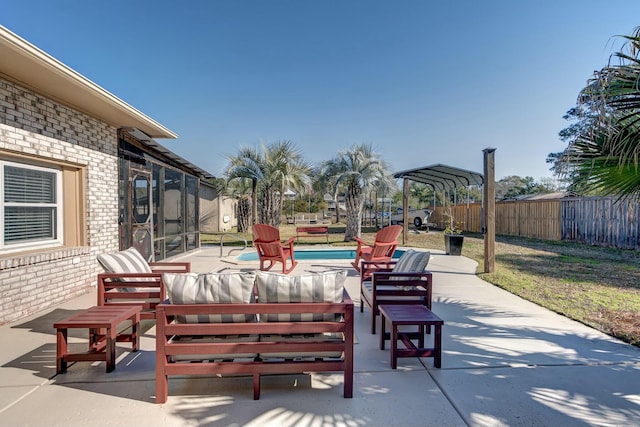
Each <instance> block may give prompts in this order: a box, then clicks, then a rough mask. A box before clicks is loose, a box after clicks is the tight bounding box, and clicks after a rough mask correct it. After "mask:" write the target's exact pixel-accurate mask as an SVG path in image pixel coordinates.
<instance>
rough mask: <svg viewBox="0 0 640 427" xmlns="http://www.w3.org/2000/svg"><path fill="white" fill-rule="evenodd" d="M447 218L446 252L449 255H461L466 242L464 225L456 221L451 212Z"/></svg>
mask: <svg viewBox="0 0 640 427" xmlns="http://www.w3.org/2000/svg"><path fill="white" fill-rule="evenodd" d="M446 216H447V222H448V224H447V226H446V227H445V228H444V251H445V253H446V254H447V255H461V254H462V243H463V242H464V236H463V235H462V224H461V223H460V222H455V221H454V219H453V215H451V211H449V212H447V214H446Z"/></svg>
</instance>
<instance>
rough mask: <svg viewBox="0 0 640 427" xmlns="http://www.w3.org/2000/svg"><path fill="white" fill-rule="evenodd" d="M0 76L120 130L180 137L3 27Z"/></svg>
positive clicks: (0, 31) (170, 137) (160, 136)
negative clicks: (131, 129) (125, 128)
mask: <svg viewBox="0 0 640 427" xmlns="http://www.w3.org/2000/svg"><path fill="white" fill-rule="evenodd" d="M0 58H2V61H0V74H2V75H3V76H4V77H5V78H7V79H9V80H12V81H15V82H16V83H19V84H21V85H24V86H26V87H28V88H30V89H33V90H34V91H36V92H37V93H40V94H42V95H44V96H47V97H50V98H51V99H53V100H55V101H58V102H60V103H62V104H64V105H68V106H70V107H72V108H75V109H77V110H78V111H81V112H83V113H86V114H88V115H90V116H92V117H95V118H97V119H100V120H101V121H104V122H105V123H107V124H110V125H112V126H114V127H116V128H120V127H135V128H138V129H140V130H142V131H143V132H145V133H146V134H147V135H149V136H150V137H152V138H169V139H175V138H177V137H178V135H177V134H176V133H175V132H173V131H171V130H169V129H168V128H166V127H165V126H163V125H161V124H160V123H158V122H156V121H155V120H153V119H152V118H150V117H149V116H147V115H145V114H144V113H142V112H140V111H138V110H137V109H135V108H133V107H132V106H131V105H129V104H127V103H126V102H124V101H122V100H121V99H120V98H118V97H116V96H115V95H113V94H112V93H110V92H108V91H107V90H105V89H103V88H102V87H100V86H98V85H97V84H95V83H93V82H92V81H91V80H89V79H87V78H86V77H84V76H82V75H81V74H79V73H78V72H76V71H75V70H73V69H72V68H70V67H68V66H66V65H65V64H63V63H62V62H60V61H58V60H57V59H55V58H54V57H52V56H51V55H49V54H47V53H46V52H44V51H42V50H40V49H38V48H37V47H36V46H34V45H32V44H31V43H29V42H27V41H26V40H24V39H22V38H20V37H19V36H17V35H16V34H14V33H12V32H11V31H9V30H8V29H6V28H5V27H3V26H2V25H0Z"/></svg>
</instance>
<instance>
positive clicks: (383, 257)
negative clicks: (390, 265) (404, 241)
mask: <svg viewBox="0 0 640 427" xmlns="http://www.w3.org/2000/svg"><path fill="white" fill-rule="evenodd" d="M401 231H402V226H401V225H389V226H388V227H384V228H383V229H381V230H379V231H378V232H377V233H376V239H375V242H374V243H373V245H370V244H368V243H366V242H365V241H364V240H362V239H361V238H359V237H356V242H358V248H357V249H356V259H355V261H353V262H352V263H351V265H353V267H354V268H355V269H356V271H358V272H360V261H363V260H364V261H379V262H385V261H391V257H392V256H393V253H394V252H395V250H396V247H397V246H398V236H399V235H400V232H401Z"/></svg>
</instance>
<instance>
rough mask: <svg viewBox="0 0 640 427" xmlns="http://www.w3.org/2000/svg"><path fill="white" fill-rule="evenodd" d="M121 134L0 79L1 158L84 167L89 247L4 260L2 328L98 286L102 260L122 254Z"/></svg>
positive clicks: (0, 264) (0, 273)
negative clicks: (100, 256)
mask: <svg viewBox="0 0 640 427" xmlns="http://www.w3.org/2000/svg"><path fill="white" fill-rule="evenodd" d="M117 147H118V139H117V129H116V128H115V127H113V126H110V125H108V124H106V123H103V122H101V121H99V120H97V119H95V118H92V117H90V116H87V115H85V114H83V113H81V112H79V111H76V110H73V109H72V108H68V107H66V106H64V105H61V104H59V103H57V102H55V101H53V100H51V99H48V98H46V97H44V96H41V95H38V94H35V93H33V92H31V91H29V90H28V89H26V88H23V87H21V86H19V85H17V84H14V83H12V82H9V81H7V80H4V79H2V78H0V155H2V154H5V155H7V154H9V155H10V154H20V155H28V156H31V157H34V158H39V159H48V160H55V161H58V162H63V163H67V164H69V165H76V166H81V167H84V168H85V170H86V182H85V183H84V185H85V186H84V190H85V195H86V200H85V206H86V212H84V215H85V216H86V233H87V240H88V242H87V246H82V247H63V248H57V249H50V250H42V251H36V252H34V251H30V252H29V253H26V254H25V253H17V254H6V255H2V254H0V324H4V323H7V322H10V321H13V320H16V319H19V318H21V317H24V316H27V315H30V314H33V313H36V312H38V311H41V310H43V309H46V308H47V307H50V306H53V305H56V304H59V303H61V302H63V301H65V300H67V299H69V298H72V297H74V296H77V295H80V294H82V293H85V292H87V291H88V290H89V289H90V288H91V287H93V286H95V275H96V274H97V273H98V272H99V271H100V268H99V265H98V263H97V262H96V255H97V254H99V253H102V252H111V251H115V250H117V249H118V158H117Z"/></svg>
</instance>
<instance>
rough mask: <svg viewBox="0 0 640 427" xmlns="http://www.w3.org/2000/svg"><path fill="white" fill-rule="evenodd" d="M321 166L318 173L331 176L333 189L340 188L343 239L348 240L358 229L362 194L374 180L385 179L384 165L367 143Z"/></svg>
mask: <svg viewBox="0 0 640 427" xmlns="http://www.w3.org/2000/svg"><path fill="white" fill-rule="evenodd" d="M323 169H324V171H323V173H322V175H324V176H329V175H330V174H333V176H335V183H336V189H344V192H345V209H346V214H347V223H346V230H345V236H344V240H345V242H346V241H351V240H353V239H354V238H355V237H359V236H360V232H361V230H362V228H361V225H362V209H363V206H364V194H365V192H366V191H367V190H368V189H369V188H370V186H371V185H372V184H373V183H374V182H375V181H376V180H378V181H381V180H384V179H389V178H388V176H387V165H386V163H385V162H384V161H383V160H382V159H381V158H380V156H379V155H378V154H377V153H375V152H374V151H373V149H372V148H371V145H370V144H359V145H354V146H352V147H351V149H349V150H345V151H342V152H340V153H338V155H337V157H335V158H334V159H332V160H329V161H327V162H325V163H324V168H323ZM337 191H339V190H336V194H337ZM336 208H338V206H337V204H336Z"/></svg>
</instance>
